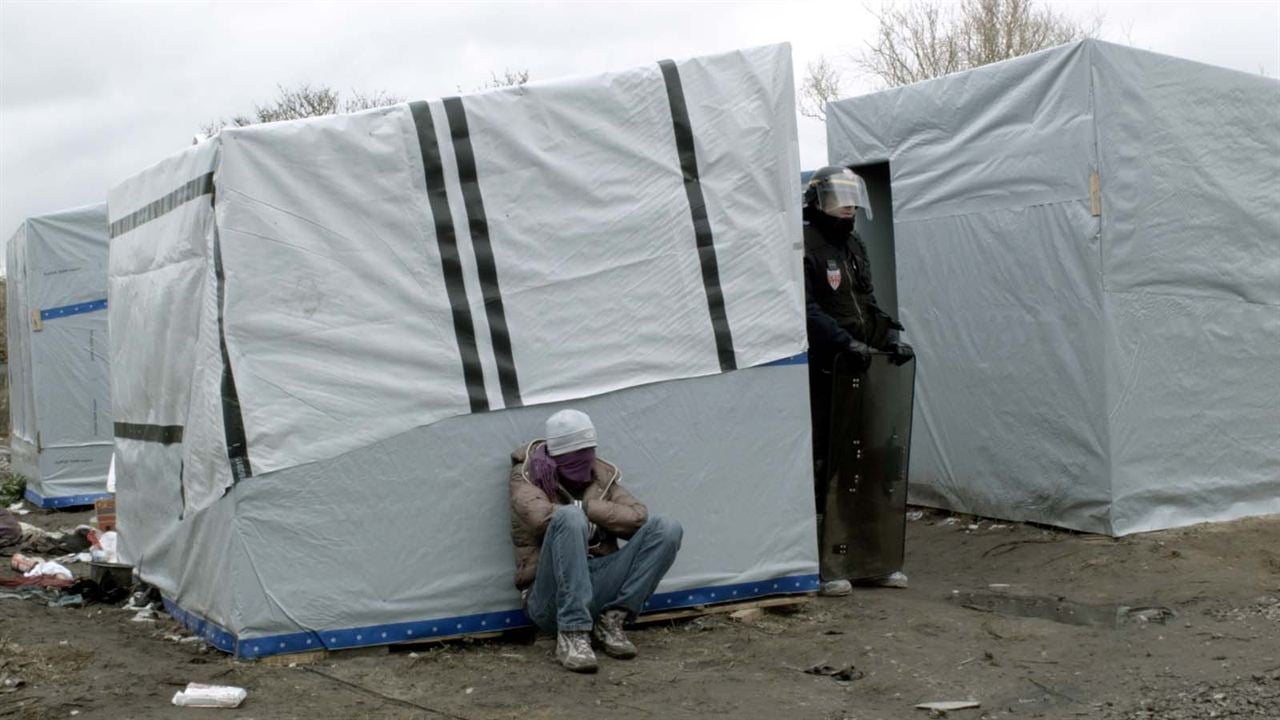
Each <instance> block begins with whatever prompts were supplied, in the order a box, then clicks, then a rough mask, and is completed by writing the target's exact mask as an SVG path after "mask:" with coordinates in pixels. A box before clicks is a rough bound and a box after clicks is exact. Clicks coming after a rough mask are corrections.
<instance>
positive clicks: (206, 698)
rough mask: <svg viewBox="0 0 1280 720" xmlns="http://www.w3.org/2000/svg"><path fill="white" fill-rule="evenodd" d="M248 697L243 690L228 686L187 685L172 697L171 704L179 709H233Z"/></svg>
mask: <svg viewBox="0 0 1280 720" xmlns="http://www.w3.org/2000/svg"><path fill="white" fill-rule="evenodd" d="M248 696H249V693H248V691H246V690H245V689H244V688H238V687H232V686H230V685H205V684H203V683H187V687H186V689H184V690H179V691H178V692H176V693H174V695H173V704H174V705H177V706H179V707H209V708H234V707H240V703H242V702H244V699H245V698H246V697H248Z"/></svg>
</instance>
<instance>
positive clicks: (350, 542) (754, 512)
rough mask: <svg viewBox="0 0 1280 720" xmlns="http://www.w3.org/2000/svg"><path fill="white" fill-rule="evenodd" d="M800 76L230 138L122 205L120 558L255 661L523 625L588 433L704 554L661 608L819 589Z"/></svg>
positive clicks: (423, 107) (673, 577) (716, 67)
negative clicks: (516, 459)
mask: <svg viewBox="0 0 1280 720" xmlns="http://www.w3.org/2000/svg"><path fill="white" fill-rule="evenodd" d="M799 171H800V170H799V165H798V151H797V145H796V129H795V110H794V98H793V86H792V69H791V60H790V51H789V48H788V47H787V46H772V47H764V48H758V49H754V50H747V51H742V52H737V53H731V54H726V55H720V56H715V57H708V58H699V59H694V60H687V61H681V62H662V63H656V64H654V65H652V66H649V67H643V68H639V69H636V70H632V71H627V72H621V73H612V74H607V75H599V76H594V77H585V78H576V79H570V80H563V81H554V82H545V83H531V84H529V85H526V86H522V87H518V88H509V89H503V90H497V91H493V92H487V93H481V94H477V95H468V96H464V97H460V98H447V99H444V100H432V101H425V102H412V103H407V104H402V105H397V106H394V107H388V108H383V109H379V110H373V111H368V112H362V113H357V114H354V115H345V116H338V117H327V118H316V119H311V120H306V121H298V122H287V123H277V124H271V125H263V126H255V127H248V128H232V129H227V130H224V131H223V132H222V133H221V134H220V135H218V136H217V137H215V138H213V139H211V140H210V141H208V142H205V143H202V144H200V145H197V146H193V147H191V148H189V149H187V150H186V151H184V152H182V153H180V154H178V155H176V156H174V157H172V158H169V159H167V160H165V161H163V162H161V163H160V164H158V165H156V166H154V167H152V168H150V169H148V170H146V171H144V172H142V173H141V174H139V175H137V176H135V177H133V178H131V179H129V180H127V181H125V182H124V183H122V184H121V185H119V186H118V187H116V188H114V189H113V190H112V191H111V193H110V196H109V205H110V215H111V235H112V241H111V270H110V298H111V310H110V313H111V321H112V327H113V328H114V329H115V331H116V337H119V338H127V341H121V342H116V343H114V344H113V347H112V352H113V359H114V360H115V369H116V371H115V373H114V375H113V389H114V391H115V418H114V419H115V422H116V453H117V458H116V463H117V478H118V480H117V482H118V517H119V527H120V530H121V538H122V539H121V543H122V553H123V554H124V555H125V556H126V558H127V559H128V560H129V561H130V562H131V563H133V564H135V566H136V567H138V568H139V570H140V572H141V574H142V577H143V578H144V579H146V580H147V581H149V582H151V583H153V584H155V585H156V586H157V587H159V588H160V589H161V590H162V592H163V594H164V595H165V597H166V601H167V603H168V607H169V608H170V610H171V612H172V613H174V614H175V615H176V616H178V617H180V618H181V619H183V620H184V621H185V622H187V623H188V624H189V625H190V626H191V627H193V628H195V629H196V630H197V631H198V632H200V633H202V634H203V635H204V636H205V637H206V638H208V639H209V640H210V641H211V642H212V643H213V644H214V645H215V646H217V647H219V648H221V649H223V650H226V651H228V652H234V653H236V654H238V655H240V656H245V657H254V656H259V655H266V654H271V653H279V652H288V651H299V650H306V649H311V648H317V647H329V648H342V647H352V646H359V645H369V644H378V643H391V642H401V641H405V640H414V639H419V638H424V637H432V636H436V637H438V636H447V635H455V634H460V633H467V632H483V631H487V630H493V629H495V628H503V627H511V626H514V625H519V624H522V623H524V622H525V620H524V618H523V615H522V613H521V612H520V611H519V609H518V608H519V596H518V595H517V593H516V592H515V589H514V587H513V584H512V573H513V569H514V565H513V555H512V549H511V545H510V538H509V534H508V533H509V524H508V518H509V515H508V509H507V487H506V484H507V475H508V471H509V466H510V465H509V460H508V454H509V453H510V452H511V450H513V449H514V447H515V446H516V445H517V444H518V443H520V442H522V441H524V440H528V439H530V438H531V437H534V436H536V435H537V434H538V433H539V432H540V429H541V426H542V421H543V419H544V418H545V417H546V416H547V415H548V414H549V413H551V412H552V411H554V410H555V409H557V408H559V407H563V406H566V405H573V406H575V407H579V408H581V409H583V410H585V411H587V412H588V413H590V414H591V415H592V417H593V418H594V419H595V421H596V423H597V426H598V428H599V430H600V436H601V443H602V444H601V448H600V452H601V455H602V456H604V457H608V458H611V459H613V460H614V461H616V462H617V463H618V464H619V465H620V466H621V468H622V469H623V473H624V478H623V482H624V483H626V484H628V485H629V487H630V488H631V489H632V490H633V491H634V492H635V493H636V494H637V495H638V496H639V497H640V498H641V499H643V500H644V501H645V502H646V503H648V504H649V505H650V506H651V507H652V508H654V509H655V510H657V511H660V512H664V513H667V514H670V515H672V516H674V517H675V518H676V519H678V520H679V521H681V522H682V523H683V524H684V527H685V541H684V548H683V550H682V552H681V554H680V557H679V559H678V560H677V563H676V565H675V567H674V568H673V569H672V571H671V573H670V575H669V576H668V578H667V579H666V580H665V581H664V583H663V585H662V586H661V587H660V588H659V594H658V595H657V596H655V598H654V600H653V606H655V607H661V608H668V607H680V606H686V605H693V604H701V603H707V602H717V601H724V600H733V599H746V598H749V597H754V596H761V595H768V594H775V593H791V592H803V591H809V590H812V589H814V588H815V587H816V586H817V575H816V573H817V558H816V543H815V523H814V511H813V490H812V482H811V471H810V462H809V455H810V448H809V442H810V440H809V437H810V433H809V426H808V422H809V421H808V399H807V395H806V390H805V388H806V383H807V375H806V369H805V366H804V361H803V352H804V343H805V326H804V310H803V289H802V283H801V277H800V260H799V252H800V250H799V240H800V238H799V233H800V219H799V208H798V207H797V205H796V202H795V178H796V176H797V175H798V173H799Z"/></svg>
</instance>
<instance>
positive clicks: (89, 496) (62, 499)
mask: <svg viewBox="0 0 1280 720" xmlns="http://www.w3.org/2000/svg"><path fill="white" fill-rule="evenodd" d="M23 495H24V496H25V497H26V498H27V501H28V502H30V503H31V504H32V505H35V506H36V507H38V508H42V509H44V510H48V509H50V508H69V507H79V506H81V505H92V504H93V503H94V501H95V500H102V499H104V498H109V497H111V493H109V492H100V493H85V494H83V495H62V496H59V497H44V496H43V495H41V494H40V493H38V492H36V491H35V490H32V489H31V488H27V491H26V492H25V493H23Z"/></svg>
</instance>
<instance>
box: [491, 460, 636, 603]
mask: <svg viewBox="0 0 1280 720" xmlns="http://www.w3.org/2000/svg"><path fill="white" fill-rule="evenodd" d="M543 442H544V441H542V440H534V441H533V442H530V443H528V444H526V445H522V446H520V447H518V448H516V450H515V452H513V453H511V481H510V486H511V543H512V544H513V545H514V546H515V551H516V587H517V588H519V589H520V590H524V589H525V588H527V587H529V586H530V585H532V584H533V579H534V577H536V576H537V574H538V553H539V551H540V550H541V549H542V536H543V535H545V534H546V532H547V525H548V524H550V522H551V516H552V515H554V514H555V512H556V510H557V509H558V508H560V507H561V506H563V505H567V504H569V503H570V501H571V500H572V498H570V497H569V495H568V493H567V492H562V493H561V494H560V496H559V497H556V498H554V499H552V498H549V497H547V494H546V493H544V492H543V491H542V488H540V487H538V486H537V485H534V484H533V481H532V480H530V479H529V456H530V455H531V454H533V450H534V448H536V447H537V446H539V445H541V444H542V443H543ZM621 478H622V472H621V471H619V470H618V468H617V466H616V465H614V464H613V463H609V462H606V461H604V460H601V459H599V458H597V459H596V464H595V467H593V468H592V469H591V484H590V485H588V486H587V489H586V491H585V492H584V493H583V494H582V499H583V506H584V507H585V509H586V511H587V520H588V521H589V522H590V523H591V524H592V525H594V526H596V527H597V528H599V529H601V530H603V531H604V532H603V539H600V540H599V542H595V544H593V545H592V546H591V547H590V548H588V550H589V552H590V553H591V555H592V556H595V557H599V556H602V555H608V554H610V553H612V552H616V551H617V549H618V538H623V539H624V540H625V539H628V538H630V537H631V536H632V535H634V534H635V533H636V531H637V530H639V529H640V528H641V527H642V526H643V525H644V523H645V520H647V519H648V517H649V511H648V509H646V508H645V506H644V504H643V503H641V502H640V501H639V500H636V499H635V497H633V496H632V495H631V493H629V492H627V491H626V490H625V489H623V487H622V485H620V484H619V483H618V480H620V479H621ZM562 490H563V489H562ZM599 537H600V536H599V535H593V540H595V539H599Z"/></svg>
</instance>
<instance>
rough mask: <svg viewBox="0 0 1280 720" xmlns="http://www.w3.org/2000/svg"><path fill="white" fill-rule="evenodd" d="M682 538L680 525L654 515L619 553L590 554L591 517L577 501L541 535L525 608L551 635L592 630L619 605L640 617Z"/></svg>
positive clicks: (552, 519) (682, 531)
mask: <svg viewBox="0 0 1280 720" xmlns="http://www.w3.org/2000/svg"><path fill="white" fill-rule="evenodd" d="M683 537H684V530H683V529H682V528H681V527H680V523H678V522H676V521H675V520H670V519H668V518H666V517H663V516H661V515H650V516H649V519H648V521H646V522H645V524H644V525H643V526H642V527H641V528H640V529H639V530H638V531H636V534H635V535H633V536H632V537H631V540H629V541H628V542H627V544H626V545H623V546H622V548H621V549H619V550H618V551H617V552H615V553H613V554H611V555H605V556H604V557H588V555H587V516H586V515H585V514H584V513H583V512H582V510H581V509H579V508H577V507H574V506H572V505H566V506H564V507H561V508H559V509H558V510H556V513H555V515H553V516H552V517H551V523H550V524H549V525H548V526H547V533H546V535H545V536H543V538H542V550H541V551H540V554H539V556H538V574H537V576H536V577H535V578H534V581H533V587H532V588H531V589H530V590H529V598H528V602H527V603H526V604H525V611H526V612H527V613H528V615H529V619H531V620H533V622H534V623H535V624H536V625H537V626H538V627H540V628H542V629H543V630H544V631H546V632H549V633H553V632H556V631H557V630H560V631H562V632H575V631H580V630H590V629H591V626H592V625H594V624H595V618H597V617H600V613H602V612H604V611H605V610H611V609H614V608H618V609H622V610H626V611H627V617H628V618H635V616H636V615H638V614H639V613H640V610H641V609H643V608H644V602H645V601H646V600H648V599H649V596H650V595H652V594H653V591H654V589H655V588H657V587H658V582H659V581H661V580H662V576H663V575H665V574H666V573H667V570H668V569H670V567H671V563H673V562H675V559H676V552H677V551H678V550H679V549H680V540H681V539H682V538H683Z"/></svg>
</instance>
